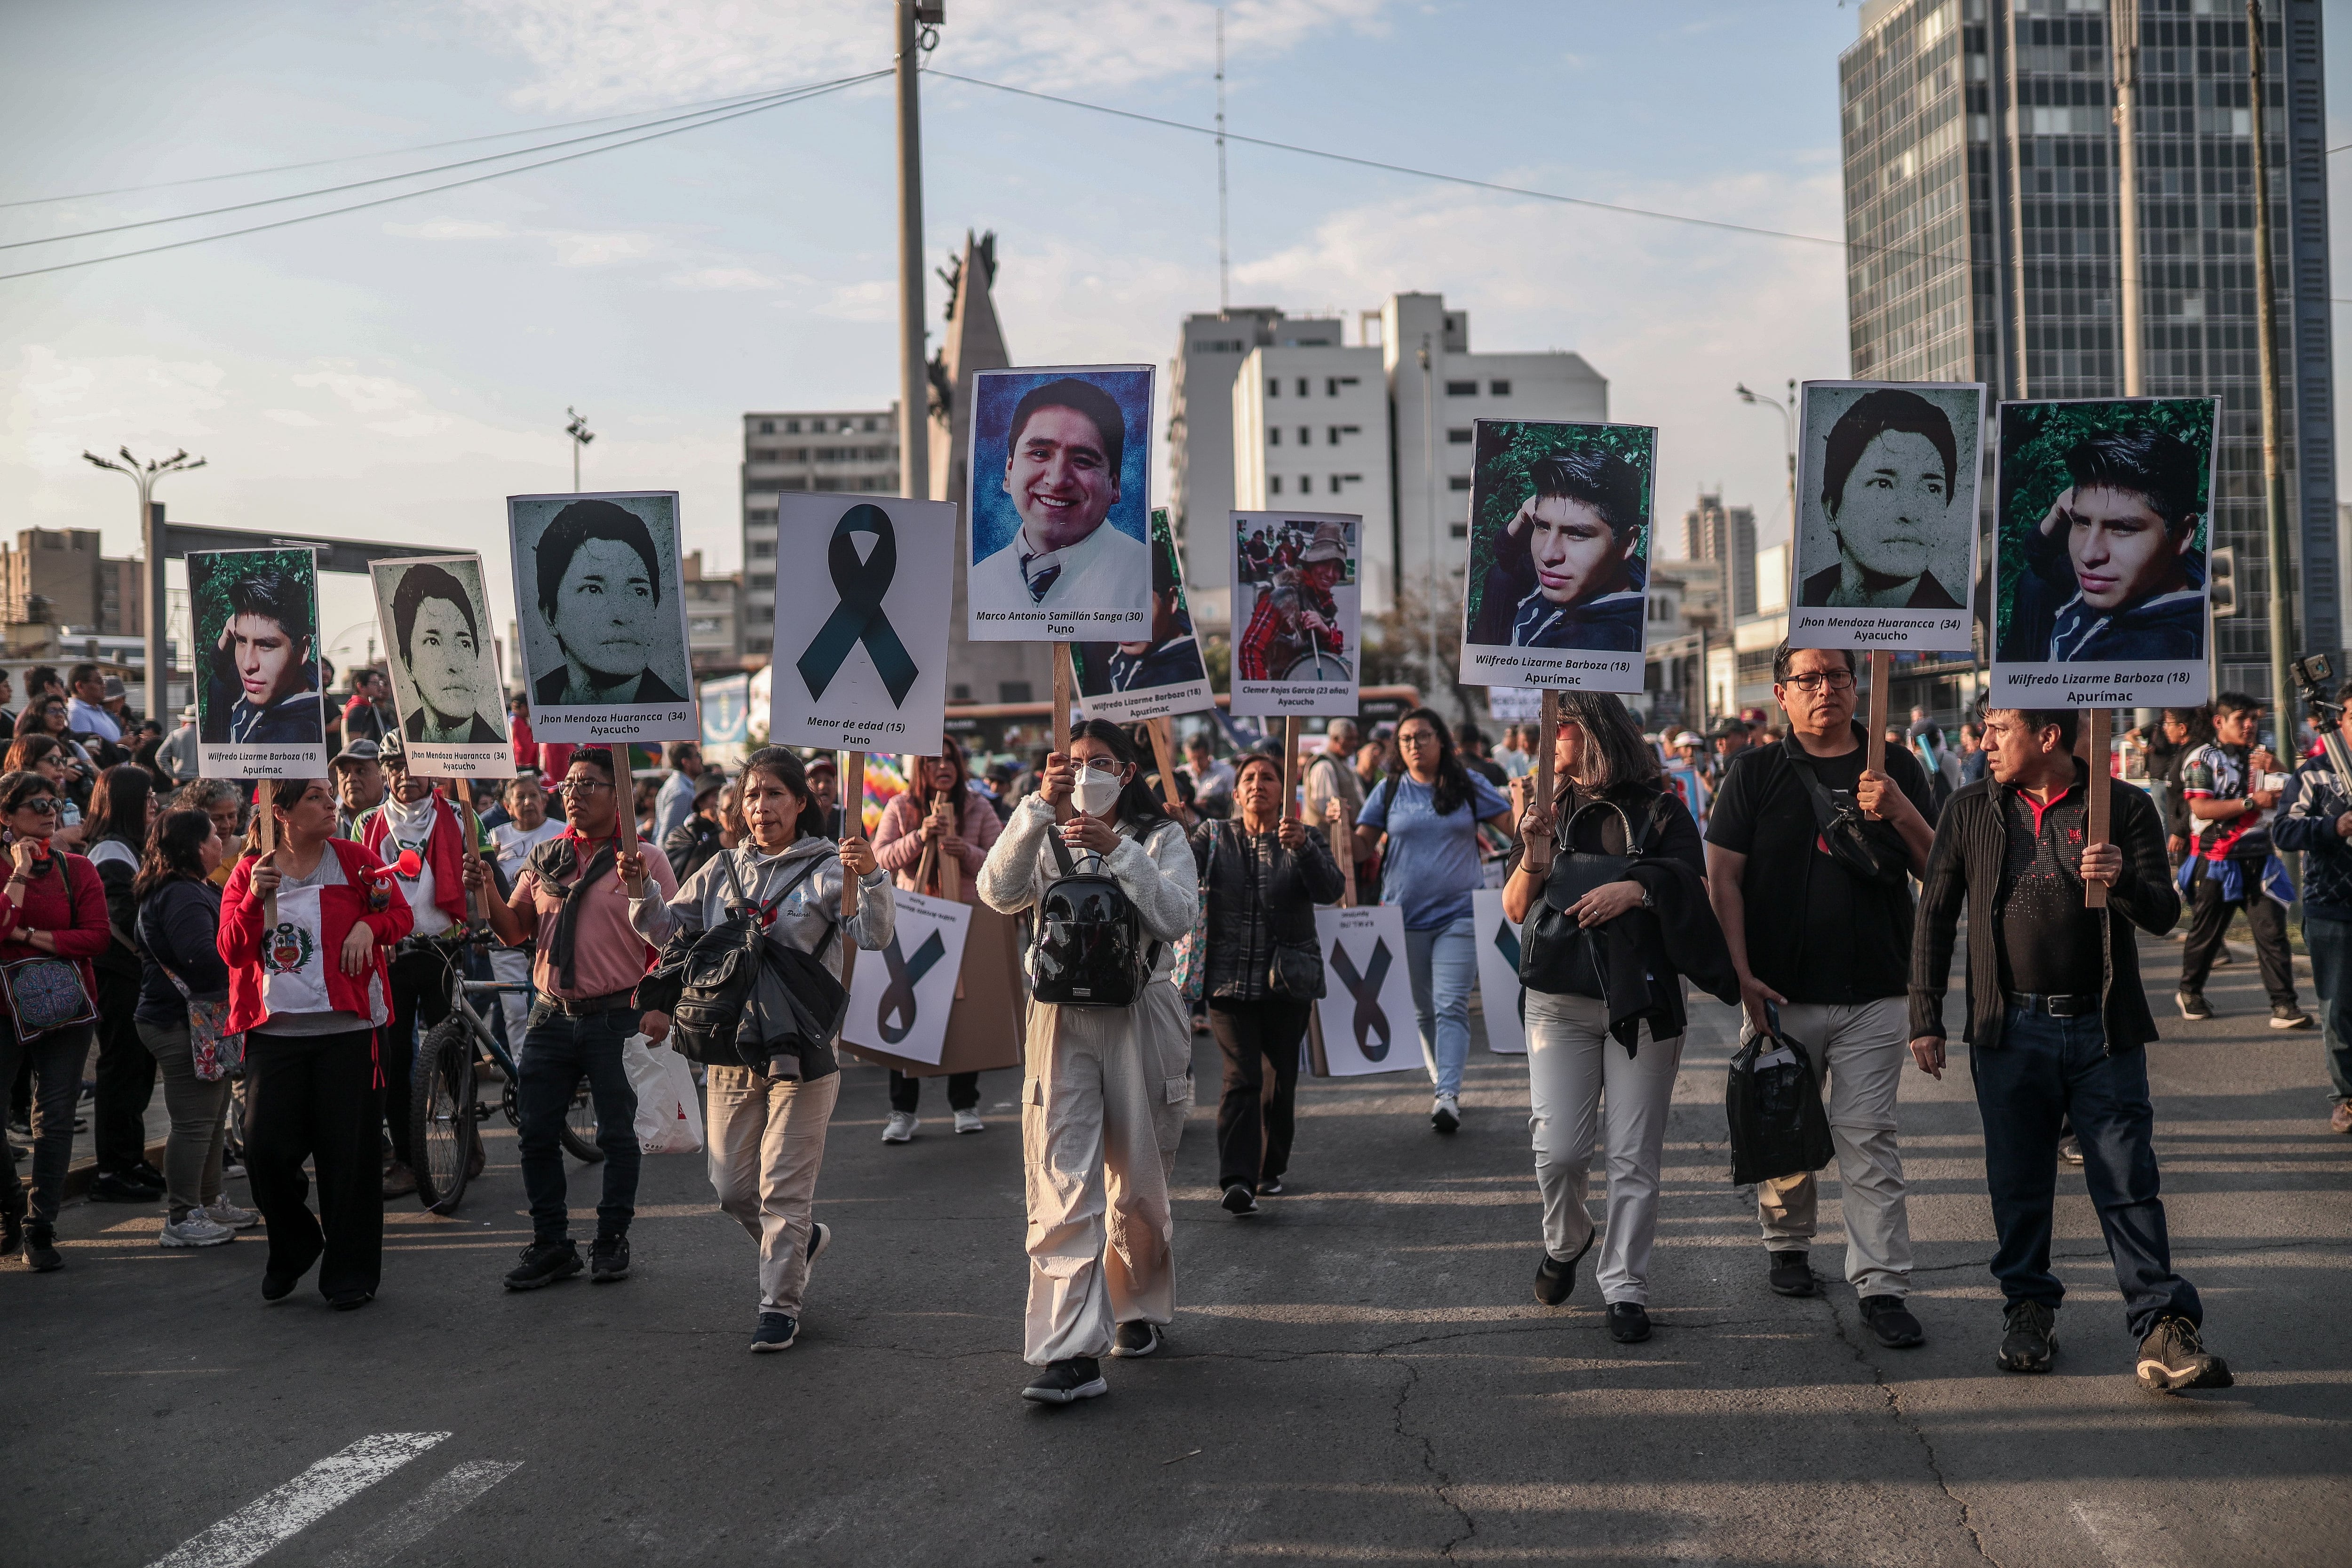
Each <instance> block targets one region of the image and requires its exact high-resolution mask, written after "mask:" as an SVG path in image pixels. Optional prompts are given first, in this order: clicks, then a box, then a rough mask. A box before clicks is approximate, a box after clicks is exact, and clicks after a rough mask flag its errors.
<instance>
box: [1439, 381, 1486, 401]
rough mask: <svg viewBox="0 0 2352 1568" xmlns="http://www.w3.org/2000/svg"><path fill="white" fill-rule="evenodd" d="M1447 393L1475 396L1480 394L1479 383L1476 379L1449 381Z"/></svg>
mask: <svg viewBox="0 0 2352 1568" xmlns="http://www.w3.org/2000/svg"><path fill="white" fill-rule="evenodd" d="M1445 395H1446V396H1448V397H1475V396H1477V395H1478V384H1477V383H1476V382H1475V381H1449V382H1447V383H1446V384H1445Z"/></svg>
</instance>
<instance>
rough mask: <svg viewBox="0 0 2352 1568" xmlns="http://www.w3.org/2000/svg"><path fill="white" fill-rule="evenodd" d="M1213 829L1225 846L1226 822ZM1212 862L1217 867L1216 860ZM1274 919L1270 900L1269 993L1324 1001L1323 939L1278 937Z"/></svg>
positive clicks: (1243, 850)
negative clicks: (1275, 932)
mask: <svg viewBox="0 0 2352 1568" xmlns="http://www.w3.org/2000/svg"><path fill="white" fill-rule="evenodd" d="M1210 832H1211V833H1213V835H1215V844H1216V847H1217V848H1219V849H1222V848H1223V847H1224V843H1225V824H1223V823H1222V822H1218V823H1215V824H1214V825H1213V826H1212V827H1211V828H1210ZM1235 852H1236V853H1239V854H1244V855H1255V853H1256V851H1255V849H1254V848H1252V847H1250V846H1249V845H1247V844H1243V845H1239V846H1236V847H1235ZM1210 864H1211V866H1212V868H1213V867H1214V865H1215V861H1214V860H1212V861H1211V862H1210ZM1207 897H1208V893H1207V891H1206V889H1203V890H1202V898H1203V899H1204V900H1205V899H1206V898H1207ZM1307 918H1308V919H1309V920H1312V919H1313V918H1314V917H1313V916H1312V915H1309V916H1308V917H1307ZM1273 921H1274V909H1273V907H1272V905H1271V903H1269V904H1268V906H1267V909H1266V923H1267V926H1268V935H1269V937H1270V939H1271V941H1272V942H1273V943H1274V952H1273V955H1272V956H1271V957H1270V958H1268V959H1267V960H1266V965H1265V988H1266V990H1267V992H1268V993H1270V994H1273V995H1276V996H1283V997H1287V998H1288V999H1289V1000H1291V1001H1293V1002H1320V1001H1321V1000H1322V999H1323V992H1324V985H1325V981H1324V978H1323V948H1322V944H1321V942H1318V940H1317V939H1316V938H1315V937H1313V936H1311V935H1310V936H1307V937H1305V938H1293V939H1291V940H1289V941H1285V940H1284V939H1283V938H1281V937H1279V936H1274V935H1272V929H1271V928H1272V925H1273Z"/></svg>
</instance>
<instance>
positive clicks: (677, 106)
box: [0, 88, 793, 210]
mask: <svg viewBox="0 0 2352 1568" xmlns="http://www.w3.org/2000/svg"><path fill="white" fill-rule="evenodd" d="M791 90H793V89H789V88H771V89H767V90H766V91H762V92H739V93H736V94H734V95H732V96H731V97H728V98H706V99H703V100H700V101H698V102H695V103H671V104H665V105H663V106H662V107H660V108H658V109H633V110H629V111H628V112H627V113H625V114H598V115H593V116H591V117H590V118H589V119H586V120H563V121H557V122H556V123H554V124H552V125H526V126H522V127H520V128H519V129H517V130H513V131H493V132H488V134H486V135H481V136H457V137H453V138H451V139H450V140H448V141H446V142H421V143H419V144H418V145H416V146H414V147H386V148H383V149H380V150H378V151H376V152H373V153H342V154H341V155H340V156H337V157H333V158H312V159H310V160H309V161H307V162H305V163H272V164H270V165H268V167H266V168H260V169H236V170H232V171H230V172H229V173H227V174H192V175H190V176H189V177H188V178H186V179H184V180H157V181H154V182H153V183H152V184H144V185H115V186H113V187H111V188H110V189H108V190H103V191H75V192H73V193H71V194H69V195H57V196H22V197H19V198H18V199H16V201H12V202H0V210H5V209H6V208H9V207H37V206H46V205H49V204H51V203H55V202H87V201H95V200H97V199H98V198H99V197H100V196H126V195H137V194H138V193H140V192H142V191H168V190H173V189H175V188H177V187H178V186H181V185H207V184H215V183H217V182H219V181H222V180H249V179H253V178H255V177H256V176H257V175H261V174H289V173H291V172H292V171H294V170H297V169H324V168H328V167H330V166H331V165H333V164H336V163H363V162H365V161H366V160H367V159H370V158H404V157H406V156H407V155H408V154H409V153H432V152H437V151H438V150H439V149H441V148H444V147H470V146H472V145H474V144H475V143H476V142H503V141H505V140H507V139H508V138H509V137H513V136H541V135H544V134H546V133H547V132H550V131H572V130H576V129H577V128H579V127H580V126H583V125H603V124H604V123H606V122H607V121H614V120H635V119H636V118H637V117H638V116H639V115H645V114H676V113H678V112H680V111H682V110H703V109H722V108H725V107H726V106H727V105H729V104H730V103H748V102H750V101H751V100H753V99H755V98H767V97H770V96H772V94H774V93H776V92H788V91H791ZM646 123H648V124H651V123H655V122H654V121H647V122H646Z"/></svg>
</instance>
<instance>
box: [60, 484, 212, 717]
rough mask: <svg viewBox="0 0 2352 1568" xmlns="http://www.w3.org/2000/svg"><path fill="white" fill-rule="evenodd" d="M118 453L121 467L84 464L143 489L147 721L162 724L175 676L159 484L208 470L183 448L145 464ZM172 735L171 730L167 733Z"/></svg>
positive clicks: (140, 503) (141, 527)
mask: <svg viewBox="0 0 2352 1568" xmlns="http://www.w3.org/2000/svg"><path fill="white" fill-rule="evenodd" d="M117 449H118V450H119V451H120V453H121V458H122V460H121V462H119V463H118V462H116V461H115V460H114V459H113V458H101V457H100V456H99V455H98V454H97V453H95V452H84V453H83V454H82V460H83V461H85V462H88V463H90V464H93V465H95V466H96V467H99V468H110V469H112V470H113V471H114V472H116V473H118V474H128V475H130V476H131V483H132V484H134V485H137V486H138V487H139V537H140V540H141V542H142V546H143V548H144V549H145V551H146V553H147V582H146V588H147V651H146V658H147V717H148V718H150V719H152V720H154V721H155V722H157V723H158V724H162V723H163V722H164V719H163V710H164V709H166V708H167V707H169V706H170V705H171V700H172V685H171V675H172V672H171V671H170V670H169V669H168V668H165V667H164V661H163V506H162V504H161V503H160V502H158V501H157V500H155V481H156V480H158V479H162V478H163V476H164V475H165V474H185V473H191V472H194V470H195V469H197V468H203V467H204V466H205V460H204V459H203V458H196V459H195V460H194V461H193V462H191V461H190V460H189V458H188V449H187V448H186V447H181V448H180V449H179V450H178V451H176V452H174V453H173V454H172V455H171V456H170V457H168V458H149V459H147V461H146V462H145V463H143V464H142V462H140V460H139V459H138V458H134V457H132V456H131V448H130V447H119V448H117ZM170 732H171V731H170V729H169V727H168V726H167V727H166V729H165V731H164V733H166V734H169V733H170Z"/></svg>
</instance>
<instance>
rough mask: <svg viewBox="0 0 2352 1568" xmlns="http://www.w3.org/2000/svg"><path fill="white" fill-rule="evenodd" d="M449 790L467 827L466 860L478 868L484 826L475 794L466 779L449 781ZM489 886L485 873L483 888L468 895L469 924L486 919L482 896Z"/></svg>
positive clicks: (484, 873)
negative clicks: (475, 808) (453, 795)
mask: <svg viewBox="0 0 2352 1568" xmlns="http://www.w3.org/2000/svg"><path fill="white" fill-rule="evenodd" d="M449 788H450V790H451V791H452V792H453V793H454V794H455V795H457V820H458V821H459V822H460V823H462V824H464V825H465V829H466V858H467V859H468V860H471V861H472V862H473V863H474V864H475V865H477V866H478V865H480V864H481V863H482V840H481V835H482V826H481V822H480V820H479V819H478V818H477V817H476V816H474V792H473V790H472V789H471V788H470V787H469V786H468V785H467V783H466V781H465V780H464V779H451V780H449ZM489 886H490V876H489V873H488V871H484V872H483V873H482V885H481V887H480V888H479V889H476V890H475V891H473V892H470V893H467V895H466V921H467V923H468V924H478V923H479V922H480V921H482V920H483V919H485V918H486V917H485V916H484V915H483V913H482V895H483V894H484V893H485V892H487V891H488V889H489Z"/></svg>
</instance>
